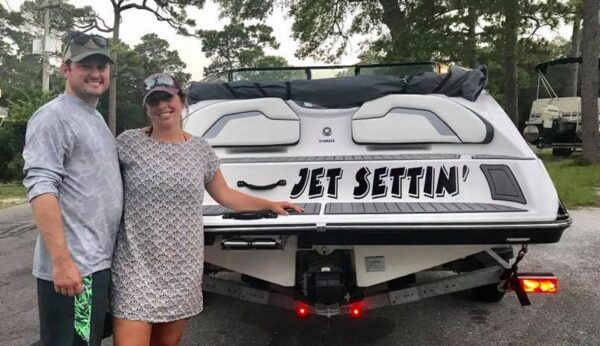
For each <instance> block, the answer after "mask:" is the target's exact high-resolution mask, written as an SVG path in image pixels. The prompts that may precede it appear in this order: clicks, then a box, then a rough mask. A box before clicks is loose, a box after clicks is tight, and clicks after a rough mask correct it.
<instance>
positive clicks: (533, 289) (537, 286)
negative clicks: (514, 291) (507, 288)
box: [519, 275, 558, 293]
mask: <svg viewBox="0 0 600 346" xmlns="http://www.w3.org/2000/svg"><path fill="white" fill-rule="evenodd" d="M519 284H520V285H521V287H523V289H524V290H525V292H527V293H557V292H558V279H557V278H556V276H543V275H542V276H534V275H519Z"/></svg>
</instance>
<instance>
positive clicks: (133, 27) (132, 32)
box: [0, 0, 570, 80]
mask: <svg viewBox="0 0 600 346" xmlns="http://www.w3.org/2000/svg"><path fill="white" fill-rule="evenodd" d="M23 1H24V0H0V2H3V4H4V5H7V7H8V8H9V9H12V10H18V9H19V7H20V6H21V4H22V3H23ZM68 2H70V3H71V4H73V5H75V6H78V7H82V6H92V8H93V9H94V10H95V11H96V12H97V13H99V14H100V16H101V17H102V18H103V19H104V20H105V21H106V22H107V24H109V25H112V22H113V14H112V5H111V4H110V1H109V0H69V1H68ZM122 16H123V18H122V20H123V21H122V24H121V40H122V41H123V42H125V43H127V44H128V45H130V46H134V45H136V44H137V43H139V42H140V38H141V37H142V36H144V35H145V34H148V33H152V32H154V33H156V34H157V35H158V36H159V37H161V38H163V39H165V40H167V41H168V42H169V44H170V46H171V49H175V50H177V51H178V52H179V56H180V57H181V60H183V62H184V63H185V64H186V68H185V70H186V72H188V73H191V74H192V80H200V79H202V78H203V68H204V67H206V66H208V65H209V64H210V60H209V59H207V58H206V57H205V56H204V53H202V42H201V40H200V39H198V38H191V37H184V36H181V35H177V34H176V32H175V30H173V29H172V28H171V27H170V26H169V25H168V24H166V23H161V22H159V21H157V20H156V19H155V17H154V15H153V14H151V13H150V12H147V11H141V10H134V9H131V10H127V11H125V12H123V14H122ZM188 17H189V18H192V19H194V20H195V21H196V26H197V28H199V29H205V30H220V29H222V28H223V27H224V26H225V25H226V24H227V23H228V21H227V19H222V20H220V19H219V10H218V7H217V6H216V5H215V4H214V3H213V2H212V1H211V0H207V1H206V4H205V5H204V8H203V9H202V10H197V9H192V10H189V11H188ZM267 24H268V25H270V26H271V27H272V28H273V29H274V36H275V37H276V38H277V41H278V42H279V43H280V47H279V49H277V50H267V51H266V53H267V54H272V55H279V56H282V57H284V58H286V59H287V60H288V62H289V63H290V65H292V66H307V65H325V64H323V63H322V62H315V61H313V60H311V59H305V60H300V59H298V58H296V57H295V56H294V52H295V50H296V48H297V44H296V43H295V42H294V40H293V39H292V37H291V20H290V19H289V18H286V17H285V14H284V13H283V12H282V11H281V10H276V11H275V12H274V13H273V15H272V16H271V17H270V18H268V20H267ZM540 32H541V33H542V35H548V36H554V35H557V34H559V35H561V36H563V37H565V38H569V35H570V28H568V27H563V28H562V29H561V30H560V32H558V33H550V32H547V30H546V32H545V31H544V30H541V31H540ZM104 35H106V34H104ZM109 35H110V34H109ZM356 43H357V41H356V40H355V41H354V42H353V43H352V42H351V44H350V45H349V47H351V48H350V50H349V52H348V53H347V54H345V55H344V56H343V57H342V58H341V60H340V62H339V63H340V64H346V65H350V64H355V63H357V62H358V58H357V55H358V53H359V51H358V48H357V47H358V45H357V44H356ZM352 47H355V48H354V49H352Z"/></svg>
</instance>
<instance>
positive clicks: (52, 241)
mask: <svg viewBox="0 0 600 346" xmlns="http://www.w3.org/2000/svg"><path fill="white" fill-rule="evenodd" d="M111 63H112V60H111V58H110V55H109V53H108V41H107V40H106V39H105V38H104V37H101V36H96V35H87V34H83V33H76V34H74V35H72V36H71V38H70V40H69V43H68V45H67V48H66V50H65V53H64V56H63V63H62V65H61V67H60V71H61V74H62V75H63V76H64V77H65V79H66V85H65V92H64V93H63V94H61V95H59V96H58V97H57V98H55V99H54V100H52V101H50V102H48V103H47V104H45V105H44V106H42V107H41V108H40V109H38V110H37V111H36V112H35V113H34V114H33V116H32V117H31V119H30V120H29V123H28V125H27V135H26V143H25V149H24V150H23V158H24V159H25V168H24V172H25V179H24V180H23V184H24V185H25V187H26V188H27V197H28V199H29V201H30V203H31V206H32V209H33V215H34V218H35V221H36V224H37V228H38V230H39V232H40V235H39V237H38V241H37V245H36V249H35V255H34V264H33V275H34V276H35V277H36V278H37V286H38V287H37V288H38V305H39V315H40V338H41V342H42V344H43V345H79V344H83V345H100V343H101V340H102V330H103V326H104V319H105V315H106V311H107V310H108V307H109V300H108V284H109V279H110V266H111V260H112V254H113V248H114V244H115V239H116V233H117V230H118V224H119V222H120V219H121V213H122V206H123V202H122V194H123V191H122V190H123V188H122V183H121V176H120V172H119V163H118V159H117V151H116V146H115V142H114V138H113V136H112V134H111V132H110V131H109V129H108V127H107V126H106V123H105V122H104V119H103V118H102V116H101V115H100V113H99V112H98V111H97V110H96V106H97V104H98V99H99V98H100V96H101V95H102V94H103V93H104V92H105V91H106V89H108V86H109V74H110V66H111Z"/></svg>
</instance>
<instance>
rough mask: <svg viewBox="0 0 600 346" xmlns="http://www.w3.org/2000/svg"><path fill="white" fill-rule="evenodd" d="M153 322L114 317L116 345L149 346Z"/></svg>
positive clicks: (114, 340)
mask: <svg viewBox="0 0 600 346" xmlns="http://www.w3.org/2000/svg"><path fill="white" fill-rule="evenodd" d="M151 334H152V324H150V323H146V322H140V321H131V320H124V319H121V318H116V317H115V318H113V343H114V346H148V345H149V344H150V335H151Z"/></svg>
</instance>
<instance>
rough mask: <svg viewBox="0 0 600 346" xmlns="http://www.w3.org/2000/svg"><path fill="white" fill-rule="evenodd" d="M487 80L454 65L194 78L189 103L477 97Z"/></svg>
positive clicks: (336, 103) (346, 103) (335, 103)
mask: <svg viewBox="0 0 600 346" xmlns="http://www.w3.org/2000/svg"><path fill="white" fill-rule="evenodd" d="M486 82H487V70H486V68H485V67H484V66H480V67H479V68H478V69H474V70H465V69H462V68H458V67H451V68H450V70H449V71H448V73H445V74H437V73H435V72H422V73H419V74H416V75H411V76H403V77H396V76H354V77H338V78H327V79H314V80H293V81H259V82H252V81H239V82H231V83H203V82H192V83H191V84H190V86H189V87H188V89H187V94H188V103H189V104H194V103H196V102H200V101H204V100H222V99H253V98H261V97H277V98H282V99H285V100H295V101H301V102H308V103H311V104H316V105H319V106H322V107H328V108H341V107H350V106H355V105H360V104H362V103H363V102H366V101H369V100H373V99H376V98H380V97H382V96H385V95H389V94H445V95H447V96H460V97H463V98H465V99H467V100H470V101H475V100H476V99H477V97H478V96H479V94H480V93H481V91H482V90H483V88H484V87H485V86H486Z"/></svg>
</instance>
